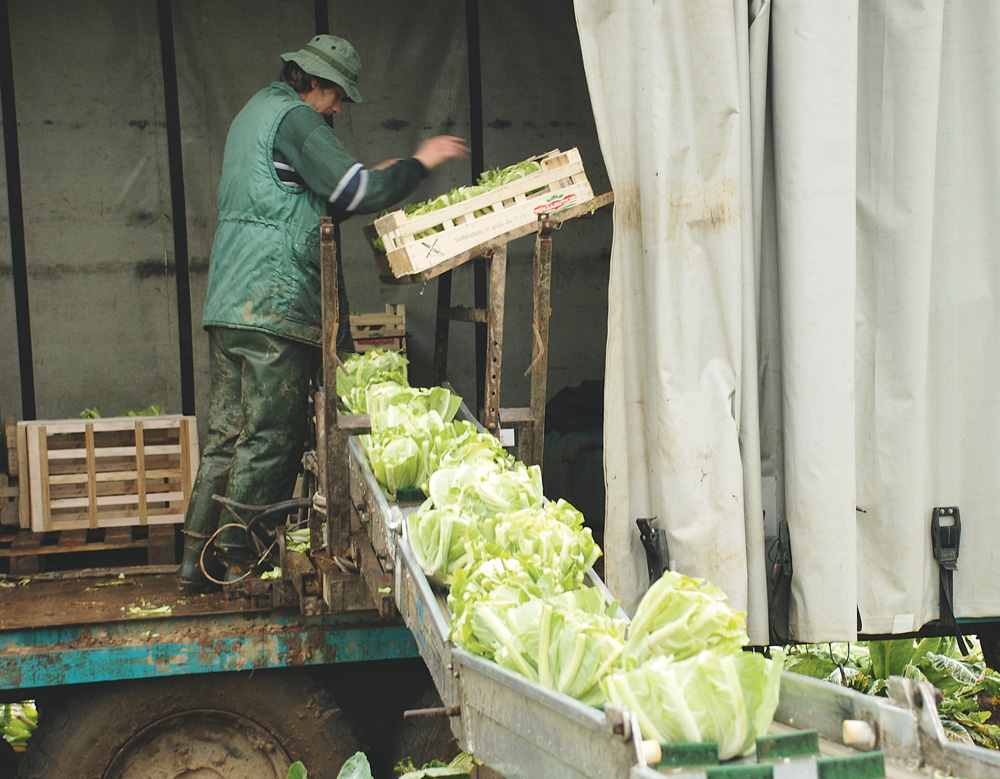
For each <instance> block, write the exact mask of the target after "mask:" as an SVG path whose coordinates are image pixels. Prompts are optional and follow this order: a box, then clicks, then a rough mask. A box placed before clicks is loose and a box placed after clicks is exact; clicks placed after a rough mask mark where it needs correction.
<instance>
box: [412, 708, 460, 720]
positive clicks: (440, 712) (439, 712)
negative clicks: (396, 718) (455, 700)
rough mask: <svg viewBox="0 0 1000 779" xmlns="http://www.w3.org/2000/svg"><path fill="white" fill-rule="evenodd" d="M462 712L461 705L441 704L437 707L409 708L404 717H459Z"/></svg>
mask: <svg viewBox="0 0 1000 779" xmlns="http://www.w3.org/2000/svg"><path fill="white" fill-rule="evenodd" d="M461 714H462V707H461V706H439V707H437V708H435V709H409V710H407V711H404V712H403V719H413V718H414V717H459V716H461Z"/></svg>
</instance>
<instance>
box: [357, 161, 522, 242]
mask: <svg viewBox="0 0 1000 779" xmlns="http://www.w3.org/2000/svg"><path fill="white" fill-rule="evenodd" d="M541 169H542V166H541V163H539V162H538V161H536V160H524V161H523V162H518V163H516V164H514V165H509V166H508V167H506V168H499V169H497V168H494V169H491V170H487V171H483V172H482V173H480V174H479V178H478V179H476V183H475V184H472V185H471V186H467V187H456V188H455V189H453V190H451V191H450V192H445V193H444V194H443V195H438V196H437V197H435V198H431V199H430V200H424V201H423V202H421V203H410V204H408V205H405V206H403V208H402V209H401V210H402V212H403V213H404V214H405V215H406V216H408V217H410V218H414V217H418V216H423V215H425V214H430V213H433V212H434V211H440V210H441V209H442V208H447V207H448V206H453V205H455V204H456V203H462V202H464V201H466V200H472V198H474V197H479V196H480V195H484V194H486V193H487V192H489V191H490V190H492V189H496V188H497V187H502V186H503V185H504V184H510V183H511V182H512V181H517V180H518V179H521V178H524V177H525V176H530V175H531V174H532V173H538V171H540V170H541ZM392 211H393V209H388V210H386V211H383V212H382V213H381V214H379V216H380V217H382V216H385V215H386V214H388V213H391V212H392ZM492 211H493V207H492V206H485V207H484V208H481V209H478V210H477V211H475V215H476V216H482V215H483V214H488V213H491V212H492ZM442 230H444V227H443V226H441V225H438V226H436V227H433V228H431V229H430V230H425V231H423V232H421V233H416V235H415V237H416V238H426V237H427V236H429V235H433V234H434V233H436V232H441V231H442ZM372 246H374V247H375V248H376V249H378V251H380V252H383V253H384V252H385V245H384V244H383V243H382V239H381V238H375V239H374V240H373V241H372Z"/></svg>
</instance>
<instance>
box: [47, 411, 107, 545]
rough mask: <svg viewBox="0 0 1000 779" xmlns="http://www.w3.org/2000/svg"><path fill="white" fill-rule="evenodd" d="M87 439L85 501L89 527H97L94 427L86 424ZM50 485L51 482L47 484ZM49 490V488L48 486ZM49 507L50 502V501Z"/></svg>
mask: <svg viewBox="0 0 1000 779" xmlns="http://www.w3.org/2000/svg"><path fill="white" fill-rule="evenodd" d="M85 430H86V438H87V500H88V506H89V508H90V526H91V527H92V528H96V527H97V479H96V476H97V455H96V454H95V453H94V425H93V424H92V423H88V424H87V427H86V429H85ZM49 484H50V485H51V482H49ZM50 490H51V486H50ZM50 505H51V501H50Z"/></svg>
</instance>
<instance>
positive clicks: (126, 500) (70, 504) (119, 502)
mask: <svg viewBox="0 0 1000 779" xmlns="http://www.w3.org/2000/svg"><path fill="white" fill-rule="evenodd" d="M153 494H155V502H157V503H166V502H169V501H174V500H184V498H185V494H184V492H183V490H174V491H172V492H157V493H153ZM91 505H93V506H95V507H98V508H99V507H101V506H136V507H138V505H139V496H138V495H136V494H131V495H98V496H97V497H94V498H92V497H90V496H88V497H86V498H55V499H53V500H52V501H51V508H52V509H66V508H88V507H89V506H91ZM136 516H138V515H136ZM46 529H47V530H51V529H52V528H46Z"/></svg>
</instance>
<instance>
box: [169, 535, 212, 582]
mask: <svg viewBox="0 0 1000 779" xmlns="http://www.w3.org/2000/svg"><path fill="white" fill-rule="evenodd" d="M183 533H184V557H183V558H182V559H181V564H180V567H179V568H178V569H177V573H176V576H177V582H178V584H179V585H180V588H181V589H182V590H184V591H185V592H204V591H205V590H208V589H211V588H212V587H215V586H218V585H215V584H214V583H213V582H211V581H210V580H209V579H208V578H207V577H206V576H205V572H204V571H203V570H202V568H201V553H202V550H203V549H204V548H205V543H206V542H207V541H208V536H203V535H200V534H196V533H192V532H190V531H188V530H185V531H183ZM205 562H206V564H207V565H212V564H213V563H214V562H215V558H214V556H212V555H205ZM209 573H210V574H211V575H212V577H213V578H216V579H218V578H219V576H217V575H216V574H217V573H221V572H220V571H216V570H215V566H213V567H211V568H209Z"/></svg>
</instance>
